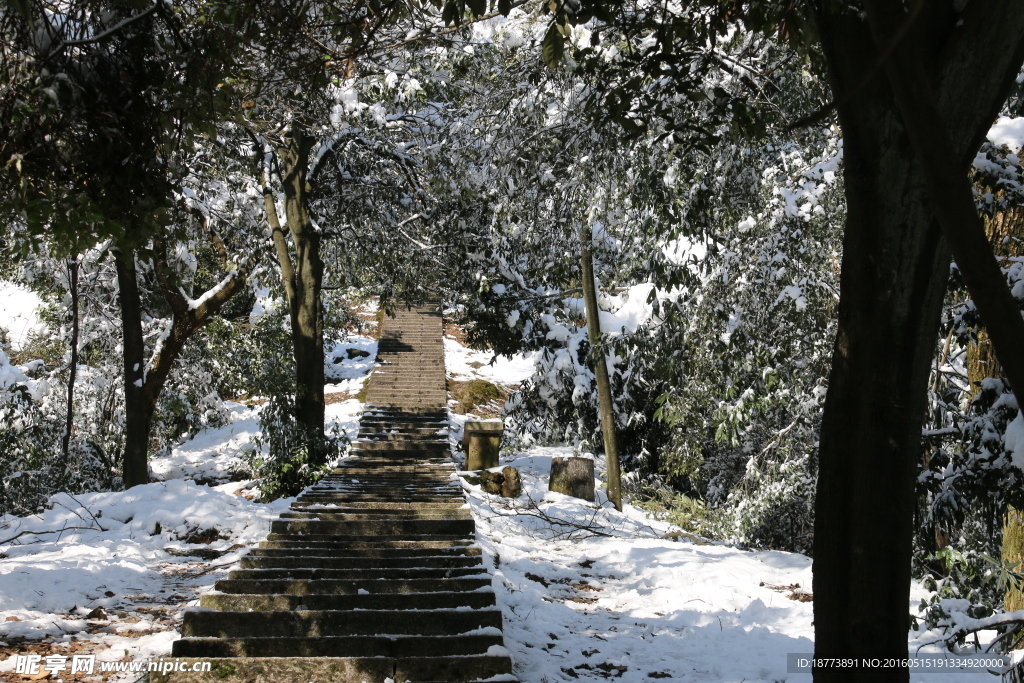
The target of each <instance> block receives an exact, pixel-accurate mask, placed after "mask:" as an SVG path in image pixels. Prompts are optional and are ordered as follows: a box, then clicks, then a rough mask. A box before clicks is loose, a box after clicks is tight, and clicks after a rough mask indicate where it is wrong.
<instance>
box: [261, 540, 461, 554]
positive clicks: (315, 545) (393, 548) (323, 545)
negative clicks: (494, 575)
mask: <svg viewBox="0 0 1024 683" xmlns="http://www.w3.org/2000/svg"><path fill="white" fill-rule="evenodd" d="M259 548H260V549H264V550H285V549H287V550H292V549H296V548H302V549H306V550H337V551H345V552H350V551H351V552H360V553H362V552H375V553H376V552H379V553H384V554H382V555H374V556H373V557H387V556H388V555H387V553H391V552H394V553H399V552H406V551H410V550H423V551H426V550H430V551H436V550H444V551H448V552H467V553H469V554H475V553H480V552H481V551H480V548H479V547H477V546H474V545H473V541H472V540H470V539H466V538H459V539H455V540H445V541H438V540H429V541H427V540H413V541H403V540H385V539H380V538H375V539H374V540H372V541H353V540H352V539H339V538H337V537H335V538H332V539H331V540H327V541H317V540H312V539H309V538H303V539H302V540H301V541H293V540H290V539H282V540H275V541H271V540H266V541H260V545H259ZM255 550H256V549H254V550H253V551H250V552H255Z"/></svg>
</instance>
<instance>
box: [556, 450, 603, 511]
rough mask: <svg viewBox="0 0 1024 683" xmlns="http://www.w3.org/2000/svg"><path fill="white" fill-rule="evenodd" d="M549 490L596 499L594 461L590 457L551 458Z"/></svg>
mask: <svg viewBox="0 0 1024 683" xmlns="http://www.w3.org/2000/svg"><path fill="white" fill-rule="evenodd" d="M548 490H549V491H555V492H556V493H564V494H565V495H567V496H573V497H574V498H582V499H583V500H589V501H591V502H593V501H594V461H593V460H591V459H590V458H578V457H571V458H551V475H550V476H549V477H548Z"/></svg>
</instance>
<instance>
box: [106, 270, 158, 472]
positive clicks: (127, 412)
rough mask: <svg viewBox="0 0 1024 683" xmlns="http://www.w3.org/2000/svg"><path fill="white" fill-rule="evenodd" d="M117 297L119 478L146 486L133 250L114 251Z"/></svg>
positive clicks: (146, 413) (146, 419) (145, 416)
mask: <svg viewBox="0 0 1024 683" xmlns="http://www.w3.org/2000/svg"><path fill="white" fill-rule="evenodd" d="M114 264H115V266H114V267H115V268H116V270H117V289H118V298H119V300H120V305H121V337H122V339H121V344H122V357H123V359H124V420H125V430H124V454H123V456H122V460H121V462H122V472H121V478H122V480H123V481H124V486H125V488H131V487H133V486H138V485H139V484H148V483H149V463H148V461H147V459H146V454H147V452H148V450H149V426H150V419H151V418H152V416H153V415H152V411H150V410H147V408H146V402H145V399H144V395H143V391H142V375H143V370H144V368H145V363H146V358H145V352H146V346H145V343H144V341H143V339H142V300H141V298H140V296H139V283H138V280H137V274H136V271H135V251H134V250H126V251H120V250H119V251H118V253H117V254H116V258H115V259H114Z"/></svg>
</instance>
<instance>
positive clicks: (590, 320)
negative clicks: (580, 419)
mask: <svg viewBox="0 0 1024 683" xmlns="http://www.w3.org/2000/svg"><path fill="white" fill-rule="evenodd" d="M591 242H592V236H591V233H590V229H589V227H588V226H584V227H582V228H581V229H580V245H581V247H582V249H581V254H580V261H581V265H582V271H583V272H582V275H583V277H582V279H583V300H584V302H585V304H586V308H587V338H588V339H589V340H590V348H591V354H590V357H591V359H592V361H593V363H594V375H595V376H596V378H597V400H598V406H599V409H600V412H601V435H602V436H603V437H604V457H605V463H606V467H607V473H608V500H610V501H611V502H612V505H614V506H615V509H616V510H622V474H621V472H620V469H619V441H618V438H617V435H616V432H615V404H614V403H613V401H612V385H611V381H610V380H609V378H608V363H607V361H606V354H605V352H604V349H603V348H602V347H601V342H602V339H601V313H600V310H599V309H598V307H597V283H596V281H595V280H594V254H593V250H592V247H591ZM552 467H554V465H552ZM591 468H593V465H591ZM569 495H575V494H569ZM577 497H579V496H577ZM588 500H593V497H591V498H589V499H588Z"/></svg>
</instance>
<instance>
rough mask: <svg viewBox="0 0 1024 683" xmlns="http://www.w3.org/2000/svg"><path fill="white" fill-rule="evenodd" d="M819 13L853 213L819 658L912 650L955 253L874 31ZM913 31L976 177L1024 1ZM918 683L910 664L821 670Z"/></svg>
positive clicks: (825, 483)
mask: <svg viewBox="0 0 1024 683" xmlns="http://www.w3.org/2000/svg"><path fill="white" fill-rule="evenodd" d="M816 18H817V24H818V29H819V32H820V35H821V42H822V47H823V50H824V53H825V57H826V60H827V63H828V65H829V78H830V81H831V85H832V90H833V94H834V97H835V99H836V101H837V102H838V107H837V108H838V114H839V120H840V124H841V127H842V131H843V139H844V166H845V169H844V173H845V184H846V200H847V219H846V229H845V233H844V238H843V264H842V275H841V278H840V304H839V325H838V333H837V337H836V342H835V347H834V351H833V361H832V371H831V375H830V378H829V387H828V394H827V398H826V404H825V411H824V417H823V422H822V427H821V438H820V459H819V477H818V491H817V500H816V506H815V546H814V625H815V654H816V656H819V657H840V656H841V657H847V656H872V657H889V656H891V657H906V656H907V633H908V626H909V623H908V621H909V620H908V614H909V597H910V596H909V592H910V560H911V550H912V521H913V503H914V482H915V475H916V469H917V466H918V461H919V460H920V458H921V424H922V420H923V418H924V415H925V409H926V398H927V393H926V392H927V383H928V374H929V365H930V363H931V361H932V358H933V355H934V352H935V343H936V334H937V332H938V326H939V317H940V312H941V305H942V299H943V295H944V293H945V289H946V284H947V280H948V275H949V263H950V256H951V252H950V248H949V245H948V242H947V241H946V239H945V238H944V237H943V234H942V232H941V230H940V227H939V224H938V222H937V220H936V219H935V216H934V213H933V209H932V205H931V204H930V202H929V199H930V195H929V188H928V178H927V177H926V176H925V174H924V173H923V172H922V169H921V167H920V164H919V162H918V161H917V159H916V158H915V150H914V148H913V146H912V144H911V140H910V139H909V137H908V135H907V132H906V129H905V127H904V124H903V117H902V115H901V112H900V110H899V107H898V106H897V103H896V101H895V99H894V97H893V93H892V90H891V88H890V86H889V82H888V80H887V77H886V72H885V71H884V70H883V69H881V68H875V66H876V64H878V63H879V62H880V61H881V60H880V53H879V51H878V49H877V48H876V46H875V40H874V37H873V36H872V33H871V31H870V29H869V26H868V25H867V23H866V22H865V21H863V20H862V19H861V18H859V17H858V16H857V15H855V14H852V13H845V12H842V11H840V10H839V9H838V6H835V5H832V4H831V3H824V2H822V3H819V4H818V9H817V11H816ZM958 22H960V23H958ZM910 33H913V34H914V35H913V36H912V39H913V40H914V41H916V43H915V44H916V45H918V46H920V49H921V50H922V52H923V53H924V58H923V63H924V64H926V65H927V71H928V78H929V79H930V81H931V83H932V87H933V88H934V89H935V101H936V102H937V107H938V110H939V111H940V112H941V114H942V117H943V119H944V120H945V122H946V125H947V126H948V130H949V131H950V140H951V142H950V146H951V149H950V155H951V158H952V159H953V160H954V162H955V165H956V169H957V172H958V173H961V174H962V175H963V176H964V177H966V175H967V172H968V168H969V165H970V162H971V159H973V156H974V154H975V152H976V151H977V149H978V147H979V146H980V144H981V142H982V140H983V139H984V135H985V132H986V131H987V130H988V127H989V126H990V125H991V123H992V121H993V120H994V118H995V114H996V113H997V111H998V108H999V106H1000V105H1001V104H1002V102H1003V99H1004V98H1005V96H1006V93H1007V89H1008V88H1009V86H1010V84H1011V83H1012V80H1013V76H1015V75H1016V73H1017V69H1018V67H1019V65H1020V61H1019V60H1018V59H1017V57H1016V55H1017V53H1018V52H1019V49H1018V48H1019V47H1020V42H1021V36H1022V35H1024V3H999V2H995V1H994V0H993V1H988V2H985V1H984V0H979V1H977V2H971V3H968V4H967V6H966V9H965V10H964V11H963V12H962V13H960V14H956V13H955V12H954V10H953V7H952V3H928V6H927V8H926V9H925V10H922V11H921V13H920V15H919V16H918V17H917V20H916V21H915V23H914V25H913V27H912V28H911V30H910ZM908 35H909V34H908ZM908 678H909V674H908V671H907V670H906V669H896V670H870V671H869V670H864V669H850V670H840V669H820V670H817V671H815V675H814V680H815V681H818V682H821V681H906V680H908Z"/></svg>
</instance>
